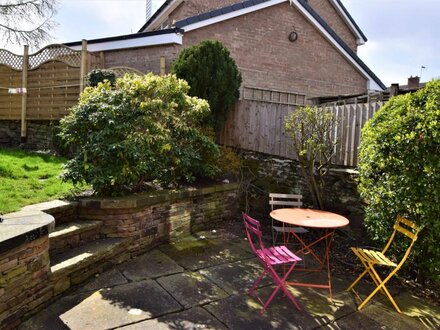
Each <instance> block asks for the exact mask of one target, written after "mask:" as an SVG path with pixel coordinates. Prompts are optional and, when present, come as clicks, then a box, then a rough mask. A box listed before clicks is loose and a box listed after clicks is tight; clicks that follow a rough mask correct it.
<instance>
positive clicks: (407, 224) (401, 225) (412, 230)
mask: <svg viewBox="0 0 440 330" xmlns="http://www.w3.org/2000/svg"><path fill="white" fill-rule="evenodd" d="M393 228H394V231H393V233H392V234H391V237H390V239H389V240H388V243H387V244H386V246H385V248H384V249H383V251H382V253H385V252H386V251H387V250H388V248H389V247H390V245H391V243H392V242H393V240H394V238H395V237H396V234H397V233H399V234H403V235H404V236H406V237H407V238H409V239H410V240H411V243H410V244H409V246H408V248H407V250H406V252H405V254H404V256H403V258H402V260H401V261H400V265H401V264H403V263H404V262H405V260H406V258H408V256H409V253H410V252H411V248H412V246H413V245H414V243H415V242H416V240H417V237H418V235H419V232H420V231H421V230H422V229H423V227H421V226H417V225H416V224H415V223H414V222H412V221H409V220H408V219H405V218H404V217H401V216H400V215H398V216H397V219H396V222H395V223H394V226H393Z"/></svg>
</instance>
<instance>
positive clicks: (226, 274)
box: [199, 259, 273, 294]
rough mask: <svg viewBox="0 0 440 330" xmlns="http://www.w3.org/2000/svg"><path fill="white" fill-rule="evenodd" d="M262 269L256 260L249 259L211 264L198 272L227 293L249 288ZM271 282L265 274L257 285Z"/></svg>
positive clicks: (243, 291) (240, 292) (239, 292)
mask: <svg viewBox="0 0 440 330" xmlns="http://www.w3.org/2000/svg"><path fill="white" fill-rule="evenodd" d="M262 270H263V268H262V267H261V266H260V265H259V264H258V262H257V261H256V260H253V259H251V260H243V261H236V262H232V263H228V264H223V265H218V266H213V267H209V268H206V269H202V270H200V271H199V272H200V273H201V274H202V275H203V276H205V277H207V278H209V279H210V280H211V281H212V282H213V283H215V284H216V285H217V286H219V287H220V288H222V289H223V290H225V291H226V292H227V293H228V294H242V293H246V292H247V291H248V290H249V289H250V288H251V286H252V284H253V283H254V282H255V281H256V279H257V278H258V276H259V275H260V274H261V272H262ZM272 283H273V282H272V281H271V280H270V279H269V278H268V276H265V277H264V278H263V280H262V281H261V283H260V285H259V286H260V287H261V286H265V285H269V284H272Z"/></svg>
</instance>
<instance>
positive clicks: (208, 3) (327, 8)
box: [166, 0, 357, 52]
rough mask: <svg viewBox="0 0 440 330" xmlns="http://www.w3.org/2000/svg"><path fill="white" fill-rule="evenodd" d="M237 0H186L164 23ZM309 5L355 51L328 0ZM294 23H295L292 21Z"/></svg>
mask: <svg viewBox="0 0 440 330" xmlns="http://www.w3.org/2000/svg"><path fill="white" fill-rule="evenodd" d="M239 2H242V1H239V0H223V1H217V0H187V1H185V2H183V3H182V4H180V5H179V6H178V7H177V8H176V9H175V10H174V11H173V12H172V13H171V14H170V15H169V18H168V20H167V21H166V24H170V25H171V24H172V22H173V21H179V20H181V19H184V18H187V17H191V16H194V15H198V14H201V13H205V12H208V11H211V10H214V9H218V8H222V7H225V6H228V5H232V4H234V3H239ZM308 2H309V4H310V6H311V7H312V8H313V9H314V10H315V11H316V12H317V13H318V14H319V15H320V16H321V17H322V18H323V19H324V20H325V21H326V22H327V24H328V25H330V27H331V28H332V29H333V30H335V32H336V33H337V34H338V35H339V36H340V37H341V38H342V40H344V41H345V43H347V45H348V46H349V47H350V48H351V49H352V50H353V51H354V52H356V51H357V44H356V37H355V35H354V34H353V32H351V30H350V29H349V28H348V26H347V24H346V23H345V22H344V20H343V19H342V17H341V16H340V15H339V14H338V12H337V11H336V9H335V8H334V7H333V6H332V5H331V3H330V1H329V0H309V1H308ZM292 24H293V25H295V23H292Z"/></svg>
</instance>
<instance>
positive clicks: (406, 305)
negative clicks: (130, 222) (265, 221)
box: [20, 219, 440, 329]
mask: <svg viewBox="0 0 440 330" xmlns="http://www.w3.org/2000/svg"><path fill="white" fill-rule="evenodd" d="M242 227H243V225H242V222H241V221H239V220H238V219H237V220H236V221H233V222H229V223H226V224H224V225H223V226H222V228H217V229H216V230H214V231H208V232H200V233H198V234H197V235H194V236H189V237H185V238H182V239H181V240H180V241H179V242H176V243H173V244H168V245H161V246H159V247H158V248H155V249H153V250H151V251H149V252H147V253H145V254H144V255H142V256H140V257H138V258H136V259H132V260H130V261H127V262H125V263H123V264H120V265H118V266H115V267H113V268H111V269H109V270H108V271H107V272H105V273H103V274H101V275H100V276H99V277H96V278H94V279H92V280H91V281H89V282H86V283H85V284H84V285H82V286H79V287H77V288H76V289H74V290H70V291H69V292H68V293H66V294H64V295H63V297H62V298H61V299H59V300H57V301H55V302H54V303H53V304H52V305H50V306H49V307H48V308H46V309H45V310H43V311H41V312H40V313H39V314H37V315H35V316H34V317H32V318H31V319H29V320H28V321H27V322H25V323H23V324H22V325H21V327H20V329H69V328H70V329H116V328H123V329H196V328H197V329H316V328H328V329H353V328H357V329H397V328H398V329H434V328H439V327H440V308H439V307H438V306H433V305H430V304H428V303H427V302H425V301H424V300H422V299H420V298H418V297H416V296H414V295H412V294H411V293H410V292H408V291H405V290H401V289H400V287H399V286H396V287H391V289H392V294H393V296H394V297H395V298H396V301H397V303H398V304H399V305H400V306H401V308H402V311H403V313H402V314H398V313H396V312H395V310H394V309H393V307H392V305H391V304H390V303H389V302H388V300H387V299H386V298H385V297H384V296H383V295H380V294H379V295H376V296H375V298H374V299H373V300H372V302H370V303H369V304H368V305H367V306H366V308H365V309H363V310H362V311H357V309H356V306H357V303H358V302H357V301H356V299H355V297H354V295H352V294H351V293H348V292H345V291H344V290H345V288H346V287H347V286H348V285H349V284H350V283H351V281H352V280H353V279H354V276H352V275H347V273H343V272H341V271H339V272H338V271H337V269H336V270H335V271H333V273H332V279H333V292H334V300H333V302H331V301H330V300H329V298H328V291H327V290H319V289H311V288H294V289H292V292H293V293H294V296H295V297H297V300H298V302H299V303H300V305H301V307H302V309H303V310H302V311H299V312H298V311H297V310H296V309H295V308H294V306H293V305H292V304H291V303H290V301H289V300H288V299H286V298H285V297H283V296H282V294H278V295H277V296H276V298H275V299H274V301H273V302H272V303H271V305H270V306H269V309H268V310H267V311H266V313H265V314H264V315H263V316H261V315H260V314H259V310H260V308H261V306H260V305H259V304H258V303H257V300H255V299H253V298H252V297H249V296H248V295H247V294H246V291H247V289H249V287H250V286H251V284H252V283H253V281H254V280H255V279H256V278H257V276H258V274H259V273H260V271H261V267H260V265H259V264H258V262H257V260H256V258H255V257H254V256H253V255H252V253H251V251H250V248H249V244H248V242H247V241H246V240H245V239H244V237H245V235H244V231H243V228H242ZM299 276H308V277H309V278H308V279H307V280H308V281H309V280H310V281H319V280H320V276H321V275H317V274H313V275H304V273H299V272H294V273H293V275H292V276H291V277H292V278H298V277H299ZM322 276H324V278H325V275H324V274H323V275H322ZM301 279H304V278H301ZM392 283H393V282H392ZM360 287H361V288H363V289H365V290H366V292H368V291H369V290H371V289H372V288H373V286H372V284H371V283H368V282H364V283H363V285H361V286H360ZM258 291H259V292H260V293H261V294H262V296H263V297H265V296H267V294H269V293H270V292H271V287H270V284H269V283H268V282H267V281H263V282H262V285H261V287H260V288H259V289H258Z"/></svg>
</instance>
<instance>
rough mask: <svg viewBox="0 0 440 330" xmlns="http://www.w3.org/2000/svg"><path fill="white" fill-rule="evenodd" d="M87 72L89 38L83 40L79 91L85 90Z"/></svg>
mask: <svg viewBox="0 0 440 330" xmlns="http://www.w3.org/2000/svg"><path fill="white" fill-rule="evenodd" d="M86 74H87V40H85V39H83V40H82V47H81V69H80V77H79V79H80V80H79V92H80V93H81V92H82V91H83V90H84V79H85V77H86Z"/></svg>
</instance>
